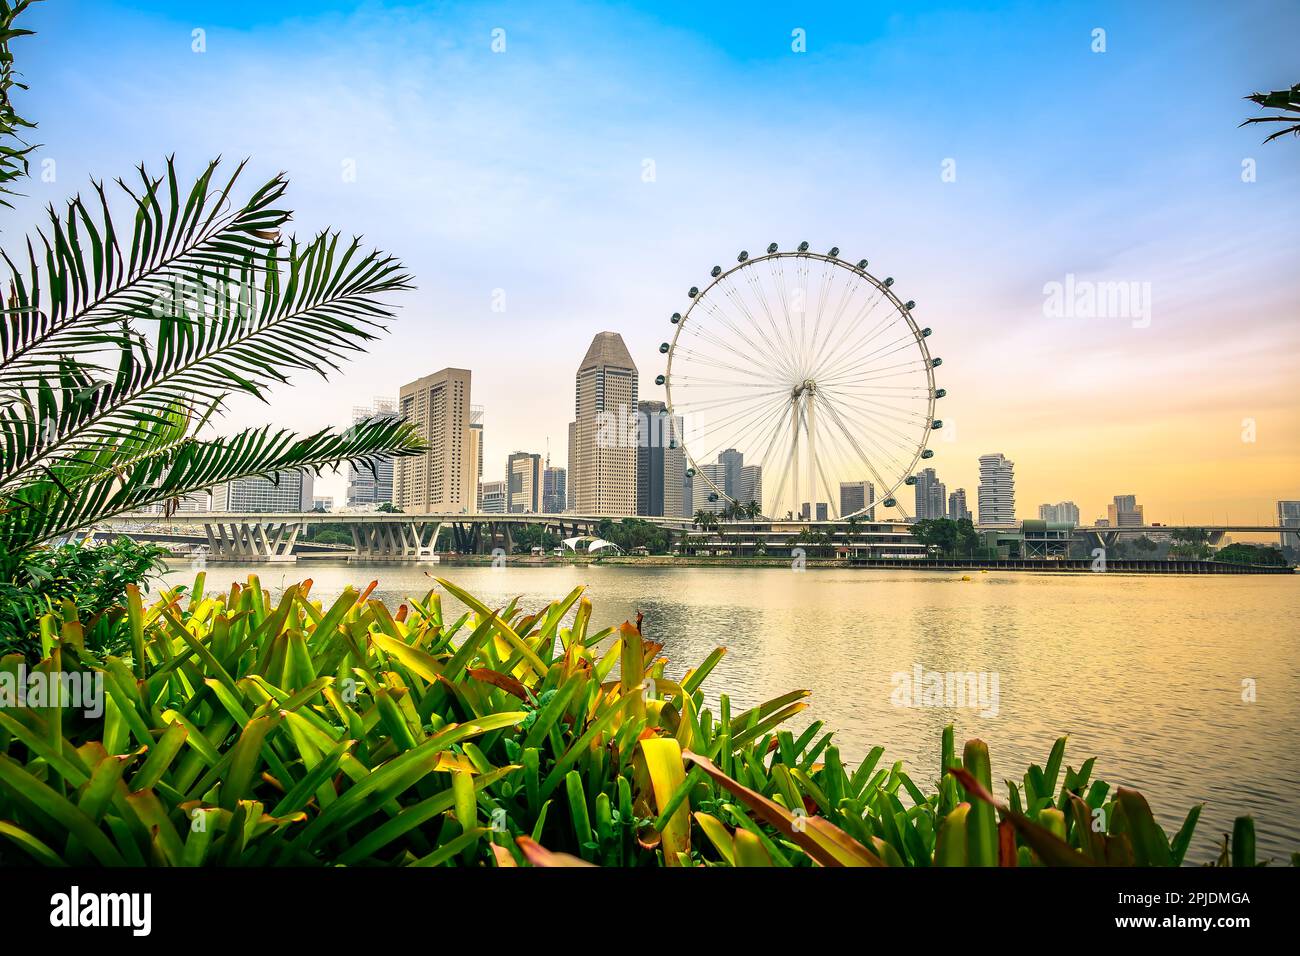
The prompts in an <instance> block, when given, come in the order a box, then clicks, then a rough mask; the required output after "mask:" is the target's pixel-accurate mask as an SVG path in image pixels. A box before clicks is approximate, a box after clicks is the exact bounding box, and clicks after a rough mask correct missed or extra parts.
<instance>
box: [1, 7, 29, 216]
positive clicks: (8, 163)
mask: <svg viewBox="0 0 1300 956" xmlns="http://www.w3.org/2000/svg"><path fill="white" fill-rule="evenodd" d="M31 5H32V0H16V2H11V0H0V206H11V205H12V204H11V203H10V202H9V200H8V198H7V197H8V196H11V195H13V184H14V183H15V182H16V181H17V180H19V179H22V178H23V177H24V176H26V175H27V170H28V160H27V156H28V154H29V153H31V152H32V150H34V149H35V148H36V147H35V146H33V145H31V144H30V143H28V142H26V141H25V140H24V139H23V131H24V130H29V129H33V128H35V124H34V123H31V122H29V121H28V120H25V119H23V118H22V117H21V116H19V115H18V113H17V111H16V110H15V109H14V105H13V102H12V101H11V100H10V93H11V92H12V91H13V90H25V89H27V87H26V86H25V85H23V83H21V82H20V81H19V79H18V75H17V74H16V73H15V72H14V57H13V53H12V52H10V50H9V43H10V41H12V40H15V39H17V38H18V37H23V36H31V35H32V31H31V30H24V29H21V28H19V27H16V26H14V22H15V21H16V20H17V19H18V16H19V15H20V14H22V13H23V12H24V11H25V10H26V9H27V8H28V7H30V6H31Z"/></svg>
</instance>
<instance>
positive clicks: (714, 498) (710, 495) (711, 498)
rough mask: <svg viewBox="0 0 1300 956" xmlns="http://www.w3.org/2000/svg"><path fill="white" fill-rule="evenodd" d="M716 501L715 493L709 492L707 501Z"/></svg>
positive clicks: (716, 495)
mask: <svg viewBox="0 0 1300 956" xmlns="http://www.w3.org/2000/svg"><path fill="white" fill-rule="evenodd" d="M717 500H718V493H717V492H716V491H710V492H709V501H717Z"/></svg>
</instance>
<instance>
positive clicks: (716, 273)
mask: <svg viewBox="0 0 1300 956" xmlns="http://www.w3.org/2000/svg"><path fill="white" fill-rule="evenodd" d="M709 275H711V276H713V278H715V279H716V278H717V277H718V276H720V275H722V266H714V267H713V268H712V269H710V270H709Z"/></svg>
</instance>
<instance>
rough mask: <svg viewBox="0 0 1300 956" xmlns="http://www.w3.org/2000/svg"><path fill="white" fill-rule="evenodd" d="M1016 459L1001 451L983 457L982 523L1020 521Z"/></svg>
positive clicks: (1011, 523) (981, 485) (981, 473)
mask: <svg viewBox="0 0 1300 956" xmlns="http://www.w3.org/2000/svg"><path fill="white" fill-rule="evenodd" d="M1015 466H1016V465H1015V462H1013V461H1011V460H1009V459H1008V458H1007V457H1006V456H1005V455H1003V454H1001V453H995V454H991V455H981V456H980V487H979V511H980V520H979V523H980V524H981V525H988V526H997V525H1003V526H1007V525H1014V524H1015V523H1016V478H1015Z"/></svg>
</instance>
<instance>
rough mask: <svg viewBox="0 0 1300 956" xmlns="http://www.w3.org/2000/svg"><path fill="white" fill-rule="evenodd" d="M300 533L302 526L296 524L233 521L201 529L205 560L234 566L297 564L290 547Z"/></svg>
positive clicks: (206, 525)
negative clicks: (227, 562)
mask: <svg viewBox="0 0 1300 956" xmlns="http://www.w3.org/2000/svg"><path fill="white" fill-rule="evenodd" d="M301 531H302V525H301V524H299V523H297V522H290V523H262V522H247V521H232V522H229V523H226V522H218V523H215V524H205V525H204V526H203V532H204V534H205V535H207V539H208V560H209V561H230V562H234V563H258V562H263V561H265V562H268V563H275V564H293V563H294V562H296V561H297V560H298V558H297V556H296V555H295V554H294V553H293V546H294V544H295V543H296V542H297V540H298V534H299V532H301Z"/></svg>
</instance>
